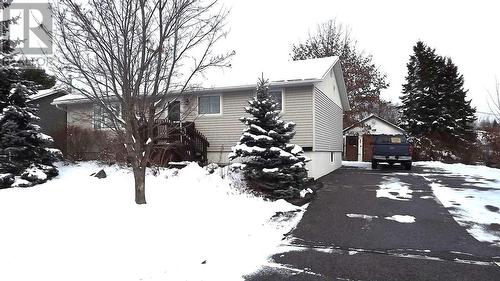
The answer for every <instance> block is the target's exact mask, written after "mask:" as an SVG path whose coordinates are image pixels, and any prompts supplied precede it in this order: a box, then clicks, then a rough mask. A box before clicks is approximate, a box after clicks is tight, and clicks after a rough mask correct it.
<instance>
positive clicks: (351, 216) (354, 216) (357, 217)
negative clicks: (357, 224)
mask: <svg viewBox="0 0 500 281" xmlns="http://www.w3.org/2000/svg"><path fill="white" fill-rule="evenodd" d="M346 216H347V217H349V218H356V219H364V220H370V221H371V220H372V219H376V218H378V216H370V215H363V214H346Z"/></svg>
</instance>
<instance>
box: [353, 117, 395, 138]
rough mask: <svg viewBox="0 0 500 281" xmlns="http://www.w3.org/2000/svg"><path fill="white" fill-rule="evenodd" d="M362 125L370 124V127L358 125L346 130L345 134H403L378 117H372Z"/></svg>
mask: <svg viewBox="0 0 500 281" xmlns="http://www.w3.org/2000/svg"><path fill="white" fill-rule="evenodd" d="M363 125H367V126H370V129H369V130H367V128H362V127H360V126H356V127H353V128H351V129H349V130H347V131H346V134H348V135H349V134H355V135H357V134H360V135H362V134H365V133H368V134H372V135H399V134H404V131H402V130H399V129H398V128H395V127H394V126H391V125H389V124H387V123H385V122H383V121H381V120H379V119H378V118H375V117H372V118H369V119H367V120H365V121H364V122H363Z"/></svg>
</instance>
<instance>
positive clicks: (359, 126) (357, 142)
mask: <svg viewBox="0 0 500 281" xmlns="http://www.w3.org/2000/svg"><path fill="white" fill-rule="evenodd" d="M405 134H406V132H405V131H404V130H403V129H401V128H400V127H398V126H396V125H394V124H393V123H391V122H389V121H387V120H385V119H383V118H381V117H378V116H377V115H374V114H372V115H370V116H368V117H366V118H365V119H363V120H361V121H359V122H357V123H355V124H353V125H351V126H349V127H347V128H345V129H344V146H345V147H344V159H345V160H348V161H371V160H372V142H373V137H374V136H376V135H405Z"/></svg>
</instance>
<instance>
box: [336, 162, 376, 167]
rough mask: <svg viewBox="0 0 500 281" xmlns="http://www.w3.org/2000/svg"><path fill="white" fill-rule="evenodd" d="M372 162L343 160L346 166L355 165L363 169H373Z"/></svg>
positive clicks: (343, 164)
mask: <svg viewBox="0 0 500 281" xmlns="http://www.w3.org/2000/svg"><path fill="white" fill-rule="evenodd" d="M371 165H372V164H371V163H370V162H358V161H342V166H344V167H355V168H361V169H371V168H372V166H371Z"/></svg>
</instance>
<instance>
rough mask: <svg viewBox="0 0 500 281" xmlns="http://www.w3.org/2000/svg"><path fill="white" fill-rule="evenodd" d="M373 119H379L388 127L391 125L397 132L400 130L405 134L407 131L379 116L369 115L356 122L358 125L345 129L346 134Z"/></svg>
mask: <svg viewBox="0 0 500 281" xmlns="http://www.w3.org/2000/svg"><path fill="white" fill-rule="evenodd" d="M372 118H375V119H378V120H380V121H382V122H384V123H386V124H387V125H389V126H391V127H393V128H395V129H396V130H399V131H401V132H402V133H405V130H404V129H403V128H401V127H399V126H397V125H396V124H394V123H392V122H389V121H387V120H385V119H384V118H382V117H379V116H378V115H375V114H371V115H369V116H368V117H366V118H364V119H362V120H361V121H358V122H356V123H354V124H352V125H351V126H349V127H347V128H345V129H344V133H345V132H347V131H349V130H351V129H353V128H355V127H357V126H358V125H359V124H362V123H366V122H367V121H368V120H370V119H372Z"/></svg>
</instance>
